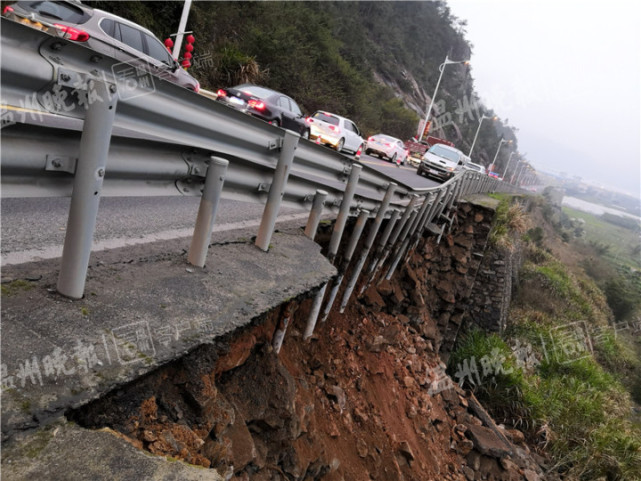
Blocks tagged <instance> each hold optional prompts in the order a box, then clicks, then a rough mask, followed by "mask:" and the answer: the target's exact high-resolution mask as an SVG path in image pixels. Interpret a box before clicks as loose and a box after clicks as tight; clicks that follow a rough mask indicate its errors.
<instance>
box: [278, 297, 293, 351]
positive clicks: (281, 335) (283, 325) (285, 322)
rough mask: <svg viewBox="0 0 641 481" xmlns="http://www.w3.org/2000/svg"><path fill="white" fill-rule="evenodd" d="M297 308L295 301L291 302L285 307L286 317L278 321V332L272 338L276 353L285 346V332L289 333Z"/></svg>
mask: <svg viewBox="0 0 641 481" xmlns="http://www.w3.org/2000/svg"><path fill="white" fill-rule="evenodd" d="M295 310H296V305H295V303H294V302H291V303H290V304H289V305H288V306H287V308H286V309H285V317H284V318H283V319H281V321H280V322H279V323H278V326H277V327H276V332H275V333H274V337H273V338H272V347H273V348H274V352H275V353H276V354H278V353H280V348H281V347H282V346H283V341H284V340H285V334H286V333H287V326H289V323H290V321H291V319H292V316H293V315H294V312H295Z"/></svg>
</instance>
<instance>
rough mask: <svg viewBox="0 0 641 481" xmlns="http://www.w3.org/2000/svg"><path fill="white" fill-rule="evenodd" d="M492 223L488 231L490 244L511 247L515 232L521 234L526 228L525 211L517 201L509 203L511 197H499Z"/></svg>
mask: <svg viewBox="0 0 641 481" xmlns="http://www.w3.org/2000/svg"><path fill="white" fill-rule="evenodd" d="M498 199H499V200H500V202H499V205H498V207H497V208H496V214H495V216H494V223H493V224H492V230H491V232H490V238H489V242H490V244H491V245H493V246H495V247H499V248H504V249H511V248H512V247H513V242H514V240H515V234H522V233H523V232H525V230H526V229H527V219H526V217H525V213H524V212H523V209H521V206H520V205H519V204H518V203H511V200H512V198H511V197H502V198H501V197H499V198H498Z"/></svg>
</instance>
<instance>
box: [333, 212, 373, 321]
mask: <svg viewBox="0 0 641 481" xmlns="http://www.w3.org/2000/svg"><path fill="white" fill-rule="evenodd" d="M368 217H369V211H368V210H362V211H361V213H360V214H359V215H358V219H357V220H356V225H355V226H354V230H353V231H352V235H351V237H350V238H349V243H348V244H347V249H345V255H344V256H343V260H342V262H341V267H340V268H339V270H338V277H337V278H336V281H335V282H334V287H333V288H332V290H331V292H330V293H329V299H328V300H327V304H325V310H324V312H323V317H322V318H321V322H325V321H326V320H327V316H329V313H330V312H331V310H332V306H333V305H334V301H335V300H336V295H337V294H338V290H339V289H340V287H341V284H342V283H343V278H344V277H345V273H346V272H347V268H348V267H349V263H350V261H351V260H352V256H353V255H354V251H355V250H356V244H358V240H359V239H360V238H361V234H362V233H363V229H364V228H365V223H366V222H367V218H368Z"/></svg>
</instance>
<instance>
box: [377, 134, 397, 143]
mask: <svg viewBox="0 0 641 481" xmlns="http://www.w3.org/2000/svg"><path fill="white" fill-rule="evenodd" d="M374 138H375V139H376V140H378V141H379V142H397V139H395V138H394V137H390V136H388V135H376V136H374Z"/></svg>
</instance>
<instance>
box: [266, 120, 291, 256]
mask: <svg viewBox="0 0 641 481" xmlns="http://www.w3.org/2000/svg"><path fill="white" fill-rule="evenodd" d="M299 139H300V136H299V135H298V134H296V133H294V132H292V131H290V130H286V131H285V138H284V139H283V146H282V148H281V151H280V158H279V159H278V164H276V171H275V172H274V178H273V180H272V185H271V187H270V188H269V196H268V197H267V203H266V204H265V210H264V211H263V218H262V219H261V221H260V227H259V228H258V235H257V236H256V247H258V248H259V249H261V250H264V251H265V252H267V251H268V250H269V243H270V242H271V240H272V235H273V234H274V227H275V225H276V219H277V218H278V211H279V210H280V204H281V203H282V201H283V195H285V188H286V187H287V179H288V178H289V171H290V170H291V167H292V164H293V163H294V153H295V152H296V147H297V146H298V140H299Z"/></svg>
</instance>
